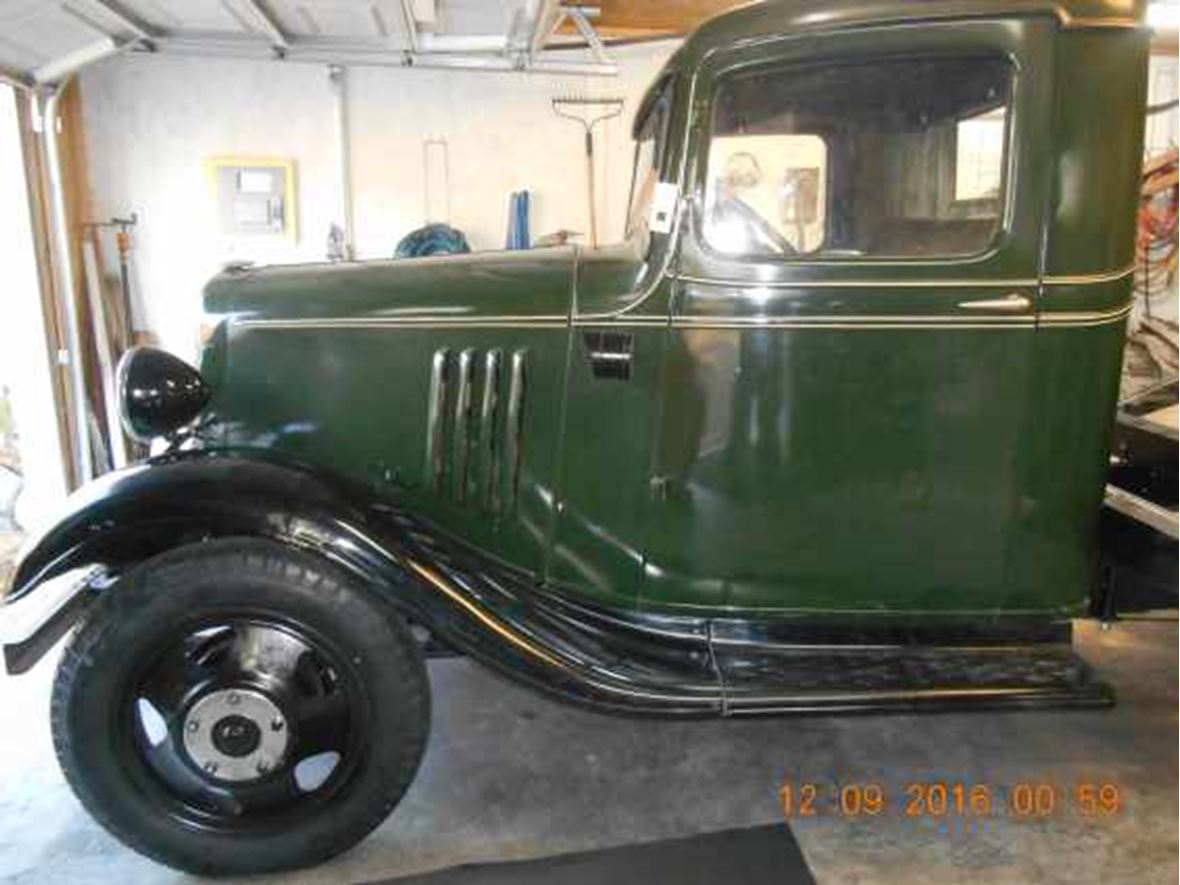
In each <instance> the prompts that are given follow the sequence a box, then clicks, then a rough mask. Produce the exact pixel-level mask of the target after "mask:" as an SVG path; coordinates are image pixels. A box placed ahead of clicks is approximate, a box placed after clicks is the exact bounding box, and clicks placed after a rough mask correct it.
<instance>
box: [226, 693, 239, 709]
mask: <svg viewBox="0 0 1180 885" xmlns="http://www.w3.org/2000/svg"><path fill="white" fill-rule="evenodd" d="M240 700H241V697H239V696H238V693H237V692H236V691H231V692H230V693H229V694H228V695H226V698H225V702H226V703H227V704H229V705H230V706H231V707H236V706H237V705H238V701H240Z"/></svg>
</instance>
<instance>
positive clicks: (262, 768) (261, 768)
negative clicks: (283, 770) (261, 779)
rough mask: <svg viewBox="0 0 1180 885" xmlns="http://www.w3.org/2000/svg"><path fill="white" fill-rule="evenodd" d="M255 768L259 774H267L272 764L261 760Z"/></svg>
mask: <svg viewBox="0 0 1180 885" xmlns="http://www.w3.org/2000/svg"><path fill="white" fill-rule="evenodd" d="M255 767H256V768H257V769H258V773H259V774H266V773H267V772H268V771H270V762H269V761H267V760H266V759H259V760H258V765H257V766H255Z"/></svg>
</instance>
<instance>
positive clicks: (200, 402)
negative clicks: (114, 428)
mask: <svg viewBox="0 0 1180 885" xmlns="http://www.w3.org/2000/svg"><path fill="white" fill-rule="evenodd" d="M208 401H209V388H208V387H206V386H205V382H204V381H203V380H201V375H200V373H199V372H198V371H197V370H196V369H194V368H193V367H192V366H190V365H189V364H188V363H186V362H185V361H184V360H181V359H178V358H177V357H174V356H173V355H172V354H170V353H165V352H164V351H162V350H156V349H155V348H154V347H133V348H132V349H131V350H129V351H127V352H126V353H125V354H123V358H122V359H121V360H119V414H120V417H121V418H122V419H123V429H124V430H125V431H127V434H128V435H129V436H132V437H134V438H135V439H137V440H139V441H140V442H148V441H149V440H151V439H153V438H155V437H157V436H166V435H167V434H169V433H171V432H173V431H174V430H179V429H180V428H181V427H184V426H185V425H186V424H188V423H189V422H190V421H192V420H193V419H194V418H196V417H197V415H198V414H200V412H201V409H203V408H204V407H205V403H207V402H208Z"/></svg>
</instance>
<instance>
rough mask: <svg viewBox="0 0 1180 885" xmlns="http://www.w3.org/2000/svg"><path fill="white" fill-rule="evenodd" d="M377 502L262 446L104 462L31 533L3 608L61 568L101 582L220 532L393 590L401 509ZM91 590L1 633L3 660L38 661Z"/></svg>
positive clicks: (90, 586) (14, 666)
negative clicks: (300, 551) (269, 544)
mask: <svg viewBox="0 0 1180 885" xmlns="http://www.w3.org/2000/svg"><path fill="white" fill-rule="evenodd" d="M379 509H380V505H379V504H377V502H375V501H374V500H373V499H372V496H371V495H369V494H368V493H367V491H366V490H365V489H363V488H362V487H359V486H356V485H353V484H350V483H348V482H347V481H345V480H341V479H338V478H336V477H333V476H328V475H326V474H324V473H323V472H317V471H314V470H312V469H310V468H308V467H305V466H303V465H300V464H297V463H292V462H286V461H278V460H275V459H273V458H270V457H267V456H266V455H265V454H264V453H258V454H255V453H224V452H187V453H180V454H176V455H169V456H166V457H163V458H158V459H154V460H152V461H150V462H146V463H143V464H138V465H136V466H133V467H130V468H128V469H126V470H121V471H118V472H115V473H110V474H107V475H105V476H103V477H100V478H99V479H97V480H95V481H94V482H91V483H89V484H87V485H86V486H84V487H83V488H82V489H79V490H78V491H77V492H76V493H74V494H73V495H71V496H70V498H69V499H68V500H67V502H66V509H65V513H64V514H63V515H62V516H61V517H60V518H59V519H58V520H57V522H56V523H54V524H52V525H51V526H50V527H49V528H48V529H47V530H45V531H44V532H43V533H42V534H41V535H40V536H38V537H36V538H34V539H33V540H32V541H31V542H30V543H29V544H27V545H26V547H25V550H26V553H25V554H24V556H23V557H22V559H21V561H20V562H19V563H18V565H17V569H16V573H15V575H14V577H13V581H12V588H11V592H10V593H9V594H8V596H7V598H6V599H5V608H6V609H7V610H8V611H9V612H11V611H14V610H19V609H20V608H21V607H22V606H23V607H28V605H29V602H30V601H31V600H32V598H33V596H34V594H37V593H38V592H40V593H42V594H44V595H49V594H50V593H55V592H57V591H56V590H47V589H45V588H48V587H52V586H53V585H54V584H55V582H56V583H60V582H61V581H63V580H74V581H75V582H77V581H78V580H83V581H85V582H86V584H87V586H86V587H85V588H83V589H85V590H95V589H102V588H105V587H106V586H109V585H110V584H111V583H112V582H113V581H115V580H117V579H118V577H119V575H121V574H123V573H124V572H126V571H128V570H129V569H131V568H133V567H135V566H136V565H138V564H139V563H141V562H144V561H146V560H148V559H150V558H152V557H153V556H156V555H158V554H160V553H163V552H165V551H167V550H171V549H173V548H175V547H179V546H182V545H185V544H190V543H199V542H201V541H205V540H210V539H213V538H224V537H256V538H266V539H270V540H274V541H276V542H279V543H282V544H286V545H293V546H297V547H301V548H304V549H308V550H311V551H314V552H316V553H318V554H320V555H323V556H327V557H329V558H331V559H333V560H335V561H337V562H338V563H339V564H341V565H343V566H344V567H346V568H347V569H348V570H349V571H351V572H353V573H354V574H357V575H359V576H361V577H363V578H364V580H365V581H366V583H367V584H368V585H371V586H375V587H380V588H381V589H382V590H383V591H384V592H385V595H386V596H387V597H389V598H391V599H394V598H397V595H396V593H392V592H390V591H391V589H392V588H395V587H404V586H406V583H407V573H406V571H405V560H404V558H403V556H402V555H401V554H402V552H403V551H402V546H403V536H404V532H403V531H401V530H399V529H398V525H399V524H398V522H397V520H396V519H392V518H391V519H383V520H378V518H377V516H378V510H379ZM378 521H380V522H381V525H380V526H379V527H378V525H377V523H378ZM77 576H81V577H80V578H79V577H77ZM93 595H94V594H93V593H86V592H83V593H79V594H78V597H79V598H77V599H71V601H70V604H69V605H63V606H62V607H61V611H60V612H54V616H53V617H52V618H51V619H49V620H48V621H47V622H46V623H44V624H43V625H41V626H40V627H39V628H38V629H37V630H36V632H35V634H33V635H28V636H24V635H23V634H22V635H21V636H20V637H19V638H18V641H15V642H9V641H7V640H6V642H7V644H6V646H5V657H6V660H7V663H8V669H9V670H10V672H23V671H24V670H27V669H28V668H29V667H31V666H32V665H33V664H34V663H36V661H37V660H38V659H39V658H40V657H41V655H43V654H44V653H45V651H46V650H48V648H49V647H50V646H51V645H52V644H53V642H55V641H56V640H57V639H58V638H59V637H60V636H61V635H62V633H64V631H65V630H67V629H68V628H69V627H70V626H71V625H72V623H73V622H74V621H76V620H77V618H78V617H79V615H80V614H81V613H83V612H84V611H85V608H86V607H87V602H88V600H89V599H92V598H93ZM9 606H12V608H8V607H9Z"/></svg>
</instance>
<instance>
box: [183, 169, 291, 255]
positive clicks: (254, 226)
mask: <svg viewBox="0 0 1180 885" xmlns="http://www.w3.org/2000/svg"><path fill="white" fill-rule="evenodd" d="M205 169H206V172H207V174H208V176H209V184H210V187H211V189H212V191H213V199H214V215H215V217H216V220H217V229H218V233H220V234H221V235H222V236H226V237H253V236H265V237H286V238H289V239H292V240H294V239H295V164H294V162H293V161H292V160H286V159H277V158H272V157H210V158H209V159H207V160H206V161H205Z"/></svg>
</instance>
